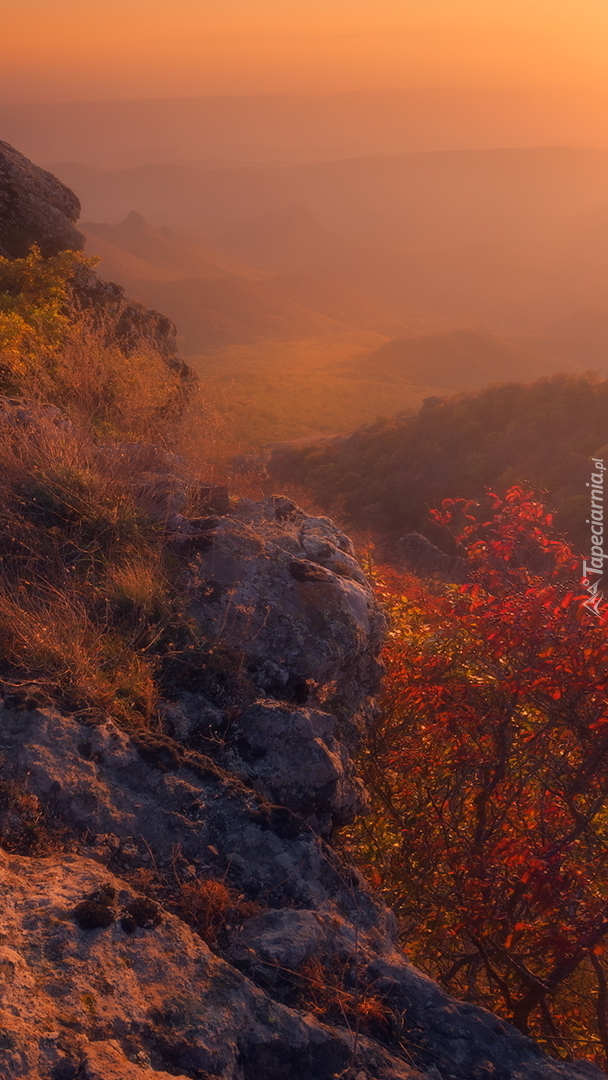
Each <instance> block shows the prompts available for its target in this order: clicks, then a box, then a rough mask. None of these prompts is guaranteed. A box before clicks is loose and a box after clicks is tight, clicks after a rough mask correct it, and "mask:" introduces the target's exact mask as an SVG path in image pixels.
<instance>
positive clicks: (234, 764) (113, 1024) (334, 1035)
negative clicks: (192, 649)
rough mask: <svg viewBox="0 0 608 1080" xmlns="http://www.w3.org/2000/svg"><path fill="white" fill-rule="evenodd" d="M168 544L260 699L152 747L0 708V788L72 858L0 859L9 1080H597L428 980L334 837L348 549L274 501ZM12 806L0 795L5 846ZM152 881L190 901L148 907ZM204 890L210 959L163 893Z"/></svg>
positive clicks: (357, 644) (364, 611)
mask: <svg viewBox="0 0 608 1080" xmlns="http://www.w3.org/2000/svg"><path fill="white" fill-rule="evenodd" d="M167 530H168V542H169V543H171V544H173V545H174V548H175V550H176V552H177V555H176V557H177V558H178V559H179V560H181V564H182V570H181V571H180V572H181V573H182V582H183V589H184V596H185V598H186V600H187V603H188V605H189V610H190V612H191V613H192V615H193V617H194V618H196V619H197V620H199V625H200V626H202V627H203V628H204V631H205V633H206V634H207V635H208V637H209V639H211V640H217V641H219V642H221V643H222V646H224V645H225V646H226V647H227V648H229V649H232V650H233V652H235V651H236V650H238V655H239V656H240V658H241V659H240V661H239V665H240V667H243V668H245V669H246V670H247V675H248V679H249V683H248V685H249V686H250V688H252V693H253V698H252V699H249V698H247V699H246V700H244V701H243V703H242V706H241V707H240V708H237V707H235V704H234V700H233V699H231V700H230V703H229V704H228V705H225V706H224V705H222V703H221V701H215V702H214V701H211V700H209V699H208V698H207V697H206V696H205V694H204V693H203V692H202V690H201V689H200V688H198V689H197V688H196V686H194V687H191V688H190V689H188V690H185V689H183V688H180V689H176V692H175V694H174V695H173V697H172V698H170V699H169V698H168V700H167V701H166V702H165V704H164V707H163V710H162V714H161V716H162V722H161V725H160V726H159V729H158V730H157V731H131V732H128V731H125V730H122V729H121V728H119V727H118V726H117V725H116V724H115V723H114V721H112V720H111V719H110V718H107V719H106V720H105V721H101V722H97V723H95V724H92V723H85V722H83V721H82V720H79V719H78V718H77V717H75V716H66V715H62V714H61V713H60V712H58V711H56V710H54V709H52V708H42V707H41V708H38V707H35V703H33V704H31V705H30V706H28V705H27V703H26V704H25V706H23V705H22V706H19V705H16V703H15V702H13V701H11V700H10V699H9V698H7V699H6V701H5V703H4V705H3V706H2V707H0V754H1V755H2V759H3V762H4V768H3V783H4V784H6V785H9V787H10V785H13V788H11V790H13V789H15V790H17V791H18V792H19V796H20V797H21V798H24V799H26V800H30V801H32V805H33V806H34V809H35V810H36V807H38V808H39V816H40V818H43V817H44V816H45V815H47V816H48V817H49V818H50V819H52V821H53V822H54V823H55V825H56V826H58V827H59V828H60V829H61V830H64V831H65V832H66V835H67V837H68V839H69V843H70V845H71V849H72V853H68V852H66V850H65V847H66V842H65V838H64V840H63V841H61V843H59V842H58V846H57V851H56V852H55V853H54V854H50V855H49V856H47V857H44V858H34V857H25V856H17V855H12V854H10V853H9V854H6V853H4V854H2V855H1V856H0V928H1V929H0V985H1V986H2V990H3V996H2V1005H1V1006H0V1010H1V1011H0V1021H1V1028H0V1077H2V1078H4V1077H6V1078H7V1080H9V1078H10V1080H13V1078H14V1080H76V1078H78V1080H166V1078H168V1077H180V1078H182V1080H185V1078H189V1080H210V1078H216V1077H217V1078H221V1080H285V1078H290V1080H337V1078H338V1077H343V1078H346V1080H415V1078H416V1080H585V1078H587V1080H592V1078H593V1077H596V1078H599V1077H601V1076H602V1075H603V1074H602V1073H600V1072H599V1070H598V1069H596V1068H595V1067H594V1066H592V1065H588V1064H584V1063H578V1064H577V1063H567V1064H566V1063H559V1062H557V1061H553V1060H551V1059H549V1058H547V1057H546V1056H545V1055H544V1054H543V1053H542V1052H541V1050H540V1049H539V1048H538V1046H537V1045H536V1044H535V1043H534V1042H532V1041H531V1040H530V1039H528V1038H526V1037H524V1036H523V1035H521V1034H520V1033H519V1032H518V1031H516V1030H515V1029H514V1028H512V1027H511V1026H510V1025H509V1024H507V1023H506V1022H504V1021H503V1020H501V1019H499V1018H497V1017H496V1016H494V1015H492V1014H491V1013H489V1012H486V1011H485V1010H483V1009H480V1008H477V1007H474V1006H472V1005H469V1004H467V1003H463V1002H458V1001H455V1000H454V999H452V998H450V997H449V996H448V995H447V994H445V993H444V992H443V991H442V990H441V989H440V988H439V987H438V986H437V985H436V984H435V983H434V982H433V981H432V980H430V979H429V978H427V977H426V976H424V975H423V974H421V973H420V972H418V971H416V969H414V968H413V967H412V966H411V965H410V964H409V963H408V962H407V959H406V957H405V956H404V954H403V952H402V951H401V950H400V949H399V948H398V947H397V946H396V924H395V920H394V917H393V916H392V915H391V913H390V912H389V911H387V909H386V908H385V907H384V906H383V905H382V904H381V903H380V902H379V900H378V898H377V897H375V896H374V894H373V893H372V891H371V890H370V889H369V888H368V887H367V885H366V883H365V881H364V880H363V878H362V877H361V875H360V874H359V873H358V872H357V871H356V870H355V869H354V868H353V867H351V866H349V865H348V864H347V863H345V862H344V861H343V859H342V858H341V856H340V855H339V853H338V852H337V851H336V850H335V849H334V848H333V847H332V845H331V829H332V825H335V824H336V823H338V824H339V823H341V822H343V821H347V820H350V818H351V817H352V815H353V814H354V813H356V812H359V811H360V810H361V808H362V807H363V805H364V793H363V791H362V785H361V783H360V781H359V780H358V778H357V776H356V770H355V767H354V764H353V761H352V757H351V754H352V749H353V747H354V746H356V745H357V742H358V741H360V739H361V738H362V737H364V732H365V717H366V715H367V710H368V709H369V708H370V699H371V697H373V694H374V692H375V691H376V688H377V685H378V678H379V674H380V668H379V665H378V661H377V656H378V650H379V648H380V644H381V638H382V632H383V625H384V623H383V618H382V615H381V614H380V612H379V610H378V608H377V606H376V603H375V600H374V597H373V594H372V591H371V589H370V587H369V585H368V583H367V582H366V580H365V578H364V577H363V575H362V573H361V571H360V569H359V567H358V565H357V563H356V561H355V560H354V558H353V555H352V548H351V546H350V542H349V541H348V539H347V538H346V537H345V536H344V535H343V534H342V533H341V532H340V530H339V529H337V528H336V527H335V526H334V525H333V524H332V523H331V522H330V521H328V520H327V519H325V518H313V517H310V516H308V515H306V514H305V513H304V512H303V511H302V510H300V509H299V508H298V507H296V506H294V504H293V503H291V502H290V501H289V500H287V499H282V498H280V497H272V498H269V499H264V500H262V501H261V502H258V503H254V502H251V501H249V500H242V501H241V502H240V503H236V504H235V505H233V506H232V507H229V508H228V509H225V510H223V511H222V510H218V511H217V512H216V513H215V515H214V516H213V517H208V518H204V519H185V518H183V517H180V515H179V514H175V515H173V517H172V519H171V520H169V521H168V522H167ZM192 538H195V543H192ZM212 582H213V583H214V585H213V586H212V585H211V583H212ZM231 655H232V654H231ZM239 677H240V676H239ZM256 694H257V695H258V696H257V697H256ZM202 749H204V751H205V752H204V753H203V752H201V750H202ZM13 813H14V808H12V804H11V803H10V800H8V801H7V800H6V799H4V800H0V814H1V815H2V817H3V824H4V825H7V827H8V828H9V831H10V825H11V822H10V817H11V814H13ZM36 813H38V811H36ZM36 813H35V814H34V821H36V820H38V819H37V817H36ZM32 827H33V828H35V825H34V826H32ZM176 867H182V868H184V867H185V870H183V873H182V871H181V870H180V874H179V875H177V874H176V872H175V871H176ZM153 871H154V872H155V873H156V872H158V873H160V874H164V875H165V880H173V881H174V882H175V885H174V894H175V895H174V894H172V893H171V892H167V891H165V893H164V898H163V897H161V898H160V899H159V900H158V901H151V900H150V898H149V896H148V895H144V893H145V890H144V891H143V892H142V890H141V888H140V886H141V884H142V882H144V881H145V879H146V877H145V876H146V874H148V875H151V874H152V872H153ZM186 873H187V877H184V874H186ZM172 874H173V877H171V875H172ZM137 875H139V877H137ZM142 875H143V876H142ZM184 881H186V885H185V886H184ZM138 882H139V885H138ZM188 882H189V883H190V884H188ZM210 887H211V888H214V889H215V890H216V893H217V894H218V895H223V894H222V889H223V890H224V892H226V895H228V892H227V891H226V890H229V893H230V896H231V897H237V901H235V902H236V905H237V908H238V911H237V915H235V916H234V917H233V916H231V917H230V920H224V924H223V925H222V929H221V931H220V932H218V933H217V934H215V935H213V934H209V940H210V942H211V944H212V945H213V951H212V949H211V948H210V947H209V944H208V943H206V941H205V940H204V933H203V932H202V931H201V932H196V926H195V925H194V924H191V925H190V924H188V923H187V920H186V919H185V916H184V917H178V915H177V914H176V911H179V910H182V909H180V908H179V907H178V906H177V905H176V903H175V902H174V901H177V900H178V899H179V896H178V894H179V892H180V890H182V894H183V895H185V894H186V893H187V892H188V889H190V890H191V892H190V893H189V894H188V895H194V893H196V890H202V892H201V893H200V895H206V894H205V892H204V890H205V888H210ZM184 889H185V892H184ZM192 890H194V893H193V892H192ZM197 895H198V894H197ZM182 898H183V896H182ZM239 905H240V907H239ZM239 912H240V914H239ZM197 925H198V926H199V929H200V924H197ZM363 999H364V1000H366V1001H367V1002H368V1005H370V1008H369V1010H368V1014H367V1015H366V1018H365V1019H364V1021H362V1022H359V1020H358V1019H357V1015H358V1013H357V1009H358V1003H359V1002H360V1001H361V1000H363ZM370 1003H371V1004H370Z"/></svg>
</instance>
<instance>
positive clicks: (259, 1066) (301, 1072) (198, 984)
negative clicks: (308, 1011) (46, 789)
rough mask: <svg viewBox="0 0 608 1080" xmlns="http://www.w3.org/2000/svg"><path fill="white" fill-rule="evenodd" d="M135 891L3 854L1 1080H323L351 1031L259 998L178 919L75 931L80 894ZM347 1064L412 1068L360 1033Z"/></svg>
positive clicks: (81, 868)
mask: <svg viewBox="0 0 608 1080" xmlns="http://www.w3.org/2000/svg"><path fill="white" fill-rule="evenodd" d="M108 887H110V888H112V889H113V890H114V893H115V896H116V899H117V902H118V903H122V904H125V903H129V902H130V901H131V902H132V901H133V898H134V894H133V890H132V889H130V888H129V886H128V885H127V884H126V883H125V882H124V881H122V880H120V879H119V878H116V877H114V876H111V875H109V874H108V872H107V871H105V870H102V869H101V868H100V867H99V866H98V865H96V864H95V863H92V862H90V861H89V860H87V859H82V858H80V857H78V856H69V855H63V856H62V857H61V858H59V857H51V858H47V859H40V860H33V859H26V858H18V857H17V856H9V855H6V854H4V853H0V923H1V925H2V936H1V939H0V983H1V984H2V1004H1V1006H0V1017H1V1022H2V1033H1V1035H0V1076H2V1077H6V1078H7V1080H8V1078H9V1077H10V1080H42V1078H43V1077H44V1080H47V1078H52V1080H76V1078H78V1080H170V1077H171V1078H175V1077H177V1078H179V1080H188V1078H190V1080H192V1078H195V1080H210V1078H212V1077H213V1078H217V1080H261V1078H262V1077H263V1078H264V1080H284V1078H285V1077H286V1076H289V1077H290V1078H291V1080H310V1078H311V1077H315V1080H331V1078H332V1077H334V1076H335V1075H336V1073H337V1072H338V1071H339V1070H341V1069H345V1068H347V1067H348V1065H349V1062H350V1059H351V1056H352V1037H350V1036H349V1033H348V1032H347V1031H339V1030H337V1029H331V1028H328V1027H326V1026H324V1025H322V1024H320V1023H318V1021H316V1020H315V1019H314V1018H313V1017H312V1016H308V1015H305V1014H299V1013H298V1012H295V1011H294V1010H292V1009H288V1008H286V1007H284V1006H282V1005H280V1004H278V1003H276V1002H274V1001H272V999H271V998H269V997H268V996H267V995H266V994H264V992H263V991H262V990H260V989H258V988H257V987H256V986H255V985H254V984H253V983H252V982H251V981H250V980H248V979H247V978H246V977H245V976H244V975H242V974H241V973H240V972H238V971H237V970H236V969H235V968H234V967H231V966H230V965H228V964H227V963H226V962H224V961H223V960H221V959H220V958H219V957H217V956H214V955H213V953H212V952H211V951H210V949H209V948H208V946H207V945H205V943H204V942H203V941H201V939H200V938H199V937H197V936H196V935H195V934H193V933H192V931H190V930H189V929H188V927H187V926H185V925H184V923H182V922H181V921H180V920H179V919H177V918H175V917H173V916H171V915H170V914H167V913H165V914H164V916H163V919H162V921H161V922H160V923H159V924H158V925H155V926H151V927H149V928H147V929H144V928H138V929H136V930H135V931H134V932H133V933H131V934H128V933H126V932H125V930H124V929H123V927H122V925H121V923H120V921H118V920H115V921H114V922H112V923H111V924H110V925H109V926H106V927H99V928H97V929H91V930H83V929H82V928H81V927H79V925H78V923H77V921H76V920H75V919H74V918H73V911H74V908H75V906H77V904H78V902H79V901H80V899H81V897H82V896H83V894H85V893H88V892H90V891H91V890H95V889H97V890H100V889H103V888H108ZM354 1058H355V1062H356V1065H357V1068H358V1069H362V1070H364V1075H367V1076H373V1077H378V1080H422V1075H421V1073H420V1072H419V1071H418V1070H416V1069H413V1068H409V1067H408V1066H407V1065H406V1064H405V1063H403V1062H400V1061H399V1060H398V1058H393V1057H392V1056H391V1055H390V1054H389V1053H388V1052H387V1051H386V1050H384V1049H383V1048H382V1047H380V1046H377V1045H375V1044H374V1043H373V1041H371V1040H369V1039H365V1038H361V1039H360V1040H359V1046H358V1049H357V1050H356V1052H355V1054H354Z"/></svg>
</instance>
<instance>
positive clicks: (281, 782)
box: [222, 701, 366, 831]
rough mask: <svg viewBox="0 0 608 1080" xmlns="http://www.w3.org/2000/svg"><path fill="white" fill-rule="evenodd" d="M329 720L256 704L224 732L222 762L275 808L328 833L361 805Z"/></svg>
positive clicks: (362, 801)
mask: <svg viewBox="0 0 608 1080" xmlns="http://www.w3.org/2000/svg"><path fill="white" fill-rule="evenodd" d="M334 728H335V719H334V717H333V716H331V715H330V714H329V713H323V712H320V711H319V710H318V709H305V708H302V709H295V710H290V709H289V708H286V707H285V706H283V705H280V704H278V703H277V702H273V701H259V702H256V704H255V705H252V706H251V707H250V708H249V709H247V710H246V711H245V712H244V713H243V714H242V716H241V717H239V719H238V720H236V721H235V722H234V724H233V725H231V727H230V730H229V741H228V744H227V745H228V749H227V750H226V751H225V752H224V754H223V757H222V760H223V762H224V764H225V765H226V766H230V768H231V771H233V772H235V773H236V774H237V775H244V776H246V777H248V778H249V779H250V780H252V781H253V784H254V786H255V787H257V788H258V789H259V790H261V791H262V792H263V793H264V794H265V795H266V796H267V797H268V798H269V799H270V801H272V802H276V803H280V804H281V805H282V806H287V807H289V809H290V810H295V811H296V812H297V813H300V814H303V815H304V816H305V817H306V818H308V819H309V820H310V818H311V815H312V816H313V819H314V823H315V825H316V827H317V828H320V829H321V830H322V831H328V830H329V828H330V827H331V825H332V823H334V822H335V823H337V824H347V823H348V822H350V821H352V820H353V818H354V816H355V814H356V813H358V812H361V811H362V810H363V809H364V807H365V804H366V800H365V793H364V789H363V784H362V782H361V781H360V780H359V779H358V778H357V777H356V776H355V770H354V767H353V763H352V761H351V759H350V757H349V754H348V751H347V749H346V747H345V746H344V745H343V744H342V743H340V742H338V741H337V740H336V738H335V737H334Z"/></svg>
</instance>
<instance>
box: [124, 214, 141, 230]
mask: <svg viewBox="0 0 608 1080" xmlns="http://www.w3.org/2000/svg"><path fill="white" fill-rule="evenodd" d="M120 224H121V225H128V226H129V227H130V228H131V229H138V230H139V229H145V228H146V220H145V218H144V217H142V215H141V214H138V212H137V210H131V213H130V214H127V216H126V218H125V220H124V221H121V223H120Z"/></svg>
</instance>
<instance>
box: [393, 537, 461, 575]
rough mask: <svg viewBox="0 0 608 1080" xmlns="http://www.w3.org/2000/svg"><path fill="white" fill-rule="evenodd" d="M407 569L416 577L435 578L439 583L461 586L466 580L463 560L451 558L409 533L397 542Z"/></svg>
mask: <svg viewBox="0 0 608 1080" xmlns="http://www.w3.org/2000/svg"><path fill="white" fill-rule="evenodd" d="M397 543H398V545H399V547H400V549H401V554H402V555H403V557H404V559H405V562H406V564H407V567H408V569H409V570H411V571H412V573H414V574H416V576H417V577H422V578H428V577H435V578H439V579H440V580H441V581H448V582H452V583H454V584H457V585H459V584H462V583H463V582H465V581H466V580H467V567H466V563H465V561H464V559H460V558H452V556H451V555H446V554H445V552H444V551H440V550H439V548H438V547H436V546H435V544H432V543H431V541H430V540H427V538H426V536H422V535H421V534H420V533H417V532H411V533H408V534H407V536H403V537H402V538H401V539H400V540H398V541H397Z"/></svg>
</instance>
